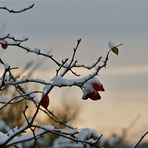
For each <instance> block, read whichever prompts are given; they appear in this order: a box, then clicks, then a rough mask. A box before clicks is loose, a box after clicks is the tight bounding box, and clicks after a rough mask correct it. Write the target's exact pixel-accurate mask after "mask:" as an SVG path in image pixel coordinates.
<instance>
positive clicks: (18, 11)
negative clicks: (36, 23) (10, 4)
mask: <svg viewBox="0 0 148 148" xmlns="http://www.w3.org/2000/svg"><path fill="white" fill-rule="evenodd" d="M34 5H35V4H32V5H31V6H29V7H26V8H24V9H22V10H10V9H8V8H7V7H0V9H3V10H6V11H8V12H9V13H22V12H24V11H27V10H29V9H32V8H33V7H34Z"/></svg>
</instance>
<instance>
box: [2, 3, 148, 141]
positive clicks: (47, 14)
mask: <svg viewBox="0 0 148 148" xmlns="http://www.w3.org/2000/svg"><path fill="white" fill-rule="evenodd" d="M32 3H35V6H34V8H33V9H31V10H29V11H26V12H24V13H21V14H10V13H8V12H7V11H4V10H0V23H1V24H2V23H3V22H5V23H6V24H7V28H6V31H5V33H6V34H7V33H11V35H13V36H15V37H16V38H24V37H29V40H28V41H27V42H26V43H24V45H25V46H28V47H30V48H40V49H41V50H42V52H45V53H50V54H52V55H54V58H55V59H57V60H58V61H61V60H62V59H64V58H65V57H70V56H71V55H72V51H73V47H75V45H76V41H77V39H79V38H82V42H81V44H80V47H79V50H78V52H77V55H76V59H77V60H78V61H79V63H80V64H86V65H91V64H92V63H93V62H95V61H96V59H97V58H98V57H100V56H103V57H105V55H106V53H107V51H108V50H109V49H108V41H113V42H114V43H115V44H120V43H123V44H124V45H123V46H121V47H120V52H119V56H116V55H114V54H111V56H110V58H109V62H108V65H107V68H106V69H102V71H101V72H100V75H99V77H100V81H101V82H102V83H103V85H104V87H105V90H106V91H105V92H103V93H102V94H101V96H102V99H101V100H100V101H97V102H94V101H92V100H87V101H85V100H82V99H81V97H82V92H81V90H80V89H78V88H75V87H72V88H63V89H59V88H57V89H54V90H53V91H52V92H51V94H50V106H49V109H51V110H53V111H56V110H57V107H58V106H60V108H61V109H62V108H66V107H65V104H66V103H68V104H69V106H70V110H74V115H73V112H72V115H73V116H72V117H74V119H75V122H74V126H76V127H78V128H84V127H90V128H95V129H97V130H98V131H99V132H100V133H102V134H103V135H104V136H105V137H108V136H110V135H112V134H113V133H116V134H119V135H122V134H123V131H125V130H127V131H128V136H129V137H130V140H131V141H135V140H138V139H139V138H140V137H141V135H142V134H143V133H144V132H145V131H147V129H148V118H147V111H148V108H147V104H148V100H147V99H148V95H147V90H148V79H147V76H148V60H147V57H148V44H147V39H148V19H147V14H148V1H113V0H109V1H99V0H98V1H85V0H81V1H72V0H70V1H66V0H65V1H64V0H59V1H58V0H57V1H52V0H49V1H23V2H22V1H16V0H12V1H4V0H1V1H0V6H7V7H8V8H9V9H15V10H20V9H23V8H24V7H27V6H29V5H31V4H32ZM0 57H1V58H2V59H4V61H5V62H7V63H9V64H11V66H18V67H19V70H20V71H21V70H22V69H24V67H25V66H26V64H27V63H29V62H31V63H32V64H31V66H29V67H27V69H26V70H25V72H24V73H23V75H26V74H28V72H29V71H31V70H32V69H33V67H34V66H35V65H36V64H38V63H42V64H39V65H40V66H38V67H37V68H35V70H34V71H33V72H32V73H31V76H32V77H34V78H41V79H45V80H47V81H48V80H50V79H51V78H52V77H53V76H54V75H55V73H56V68H57V67H56V65H54V63H53V62H52V61H50V60H48V59H46V60H45V59H44V58H43V57H40V56H36V55H34V54H26V52H25V51H23V50H21V49H19V48H14V47H9V48H8V49H7V50H3V49H1V50H0ZM0 68H1V70H2V67H0ZM78 72H79V73H80V74H82V75H87V72H86V71H83V70H80V69H79V71H78ZM1 73H2V72H1ZM68 77H69V78H70V77H71V75H69V76H68ZM37 88H38V89H39V90H40V89H41V87H37ZM63 112H64V111H63ZM75 114H76V115H75ZM75 117H76V118H75ZM41 120H42V121H44V119H41ZM45 122H46V119H45Z"/></svg>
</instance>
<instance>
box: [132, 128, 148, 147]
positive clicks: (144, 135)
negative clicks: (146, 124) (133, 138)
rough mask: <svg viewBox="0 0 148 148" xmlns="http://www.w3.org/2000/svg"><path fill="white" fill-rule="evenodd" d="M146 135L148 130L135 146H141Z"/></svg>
mask: <svg viewBox="0 0 148 148" xmlns="http://www.w3.org/2000/svg"><path fill="white" fill-rule="evenodd" d="M146 135H148V131H147V132H145V134H144V135H143V136H142V137H141V138H140V139H139V141H138V142H137V143H136V145H135V146H134V147H133V148H137V147H139V145H140V143H141V142H142V140H143V139H144V138H145V136H146Z"/></svg>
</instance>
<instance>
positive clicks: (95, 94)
mask: <svg viewBox="0 0 148 148" xmlns="http://www.w3.org/2000/svg"><path fill="white" fill-rule="evenodd" d="M88 98H90V99H91V100H94V101H96V100H100V99H101V96H100V94H99V93H98V92H97V91H93V92H90V93H89V94H88Z"/></svg>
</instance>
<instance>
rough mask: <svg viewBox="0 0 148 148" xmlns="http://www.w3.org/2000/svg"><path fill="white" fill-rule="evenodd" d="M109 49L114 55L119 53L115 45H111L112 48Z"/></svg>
mask: <svg viewBox="0 0 148 148" xmlns="http://www.w3.org/2000/svg"><path fill="white" fill-rule="evenodd" d="M111 51H112V52H113V53H115V54H116V55H118V54H119V49H118V48H117V47H113V48H112V49H111Z"/></svg>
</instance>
